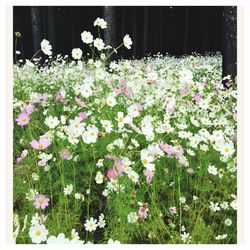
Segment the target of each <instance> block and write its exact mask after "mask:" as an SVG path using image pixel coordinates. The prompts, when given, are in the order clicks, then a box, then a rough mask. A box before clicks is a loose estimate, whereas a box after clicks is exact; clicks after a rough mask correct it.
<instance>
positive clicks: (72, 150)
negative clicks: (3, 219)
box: [13, 20, 237, 244]
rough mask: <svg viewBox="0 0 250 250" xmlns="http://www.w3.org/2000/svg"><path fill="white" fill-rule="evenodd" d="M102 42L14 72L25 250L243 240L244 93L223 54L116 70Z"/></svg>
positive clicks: (123, 64)
mask: <svg viewBox="0 0 250 250" xmlns="http://www.w3.org/2000/svg"><path fill="white" fill-rule="evenodd" d="M97 26H99V27H100V28H102V27H104V26H105V23H102V21H100V20H99V25H98V24H97ZM97 39H99V40H97ZM97 39H95V41H94V42H93V39H91V36H90V34H88V32H85V33H82V40H83V42H84V43H85V44H91V43H93V46H92V47H91V48H92V49H93V50H94V48H95V51H96V52H99V53H100V56H99V57H93V58H92V59H86V58H84V57H83V55H82V51H81V50H80V49H74V50H73V51H72V57H73V60H71V59H69V58H68V57H66V56H65V57H63V56H61V55H57V56H54V57H52V56H50V57H49V59H48V60H46V61H45V64H44V65H43V66H41V65H40V64H39V60H35V61H34V60H33V61H27V62H26V63H25V64H23V65H18V64H17V65H15V66H14V103H13V119H14V170H13V171H14V226H13V227H14V239H15V242H16V243H24V244H29V243H37V244H39V243H48V244H50V243H79V244H83V243H89V244H90V243H94V244H103V243H117V244H119V243H122V244H129V243H134V244H139V243H144V244H150V243H155V244H159V243H161V244H179V243H182V244H183V243H192V244H197V243H200V244H204V243H215V244H217V243H218V244H222V243H236V242H237V231H236V230H237V220H236V219H237V218H236V217H237V197H236V193H237V190H236V187H237V179H236V177H237V175H236V156H237V145H236V138H237V137H236V133H237V123H236V115H237V110H236V100H237V91H236V85H235V84H232V85H231V87H230V88H229V89H225V88H224V87H223V85H222V83H221V80H222V79H221V57H220V55H213V56H199V55H193V56H186V57H181V58H175V57H170V56H162V55H156V56H151V57H147V58H144V59H141V60H118V61H112V62H110V63H107V61H106V59H107V55H105V53H104V52H103V51H104V50H105V47H104V46H105V45H104V44H103V41H102V39H100V38H97ZM124 39H125V40H124V41H123V45H124V46H125V47H127V48H128V49H130V48H131V45H132V41H131V40H129V39H130V38H129V36H127V37H124ZM42 46H45V47H44V48H42V51H43V52H44V53H45V54H47V55H51V53H50V52H51V48H50V47H49V46H50V45H49V43H47V42H46V41H45V42H44V41H43V44H42Z"/></svg>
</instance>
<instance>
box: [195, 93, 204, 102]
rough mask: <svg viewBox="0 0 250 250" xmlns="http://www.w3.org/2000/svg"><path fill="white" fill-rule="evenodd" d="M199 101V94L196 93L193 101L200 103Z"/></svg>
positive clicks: (200, 97)
mask: <svg viewBox="0 0 250 250" xmlns="http://www.w3.org/2000/svg"><path fill="white" fill-rule="evenodd" d="M201 99H202V96H201V94H199V93H197V94H195V95H194V100H195V101H196V102H200V101H201Z"/></svg>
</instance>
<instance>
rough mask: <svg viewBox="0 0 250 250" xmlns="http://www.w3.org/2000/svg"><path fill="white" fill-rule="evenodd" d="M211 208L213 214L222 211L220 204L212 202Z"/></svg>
mask: <svg viewBox="0 0 250 250" xmlns="http://www.w3.org/2000/svg"><path fill="white" fill-rule="evenodd" d="M209 208H210V209H211V210H212V211H213V212H216V211H220V207H219V203H218V202H216V203H214V202H212V201H210V205H209Z"/></svg>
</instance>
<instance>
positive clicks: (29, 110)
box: [23, 103, 34, 115]
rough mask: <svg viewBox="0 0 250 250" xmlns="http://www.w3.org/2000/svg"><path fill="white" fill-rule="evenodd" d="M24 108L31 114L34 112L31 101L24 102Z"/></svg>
mask: <svg viewBox="0 0 250 250" xmlns="http://www.w3.org/2000/svg"><path fill="white" fill-rule="evenodd" d="M23 110H24V112H25V113H26V114H28V115H31V114H32V113H33V112H34V105H33V104H31V103H29V104H24V107H23Z"/></svg>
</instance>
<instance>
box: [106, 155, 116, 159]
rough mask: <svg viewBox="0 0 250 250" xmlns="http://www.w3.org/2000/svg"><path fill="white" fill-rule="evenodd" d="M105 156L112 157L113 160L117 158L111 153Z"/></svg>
mask: <svg viewBox="0 0 250 250" xmlns="http://www.w3.org/2000/svg"><path fill="white" fill-rule="evenodd" d="M105 158H106V159H112V160H115V159H116V157H115V156H113V155H111V154H107V155H105Z"/></svg>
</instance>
